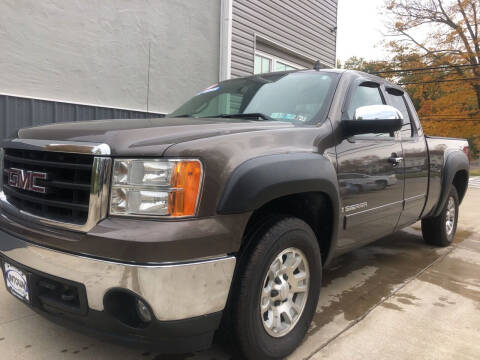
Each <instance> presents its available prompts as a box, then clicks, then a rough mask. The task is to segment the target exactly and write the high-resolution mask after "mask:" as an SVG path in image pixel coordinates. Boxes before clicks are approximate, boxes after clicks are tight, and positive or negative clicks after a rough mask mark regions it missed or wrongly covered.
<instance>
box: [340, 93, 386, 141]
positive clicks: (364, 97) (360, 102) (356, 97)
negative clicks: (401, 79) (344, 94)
mask: <svg viewBox="0 0 480 360" xmlns="http://www.w3.org/2000/svg"><path fill="white" fill-rule="evenodd" d="M370 105H385V101H384V99H383V97H382V94H381V92H380V88H379V87H377V86H374V87H372V86H362V85H360V86H357V87H356V88H355V90H354V92H353V94H352V97H351V99H350V104H349V105H348V108H347V117H348V119H353V117H354V116H355V110H357V109H358V108H359V107H362V106H370ZM359 121H361V120H359ZM357 136H362V137H364V136H366V137H372V136H374V137H390V134H388V133H382V134H364V135H357Z"/></svg>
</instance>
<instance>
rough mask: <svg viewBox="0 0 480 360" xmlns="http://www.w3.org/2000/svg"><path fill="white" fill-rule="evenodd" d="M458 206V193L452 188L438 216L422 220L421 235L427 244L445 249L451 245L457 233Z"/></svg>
mask: <svg viewBox="0 0 480 360" xmlns="http://www.w3.org/2000/svg"><path fill="white" fill-rule="evenodd" d="M458 204H459V200H458V193H457V190H456V189H455V187H454V186H452V187H451V188H450V192H449V194H448V197H447V201H446V202H445V205H444V207H443V209H442V211H441V213H440V215H438V216H436V217H434V218H429V219H424V220H422V234H423V238H424V239H425V241H426V242H427V243H428V244H430V245H434V246H440V247H445V246H449V245H450V244H451V243H452V241H453V238H454V237H455V232H456V231H457V222H458Z"/></svg>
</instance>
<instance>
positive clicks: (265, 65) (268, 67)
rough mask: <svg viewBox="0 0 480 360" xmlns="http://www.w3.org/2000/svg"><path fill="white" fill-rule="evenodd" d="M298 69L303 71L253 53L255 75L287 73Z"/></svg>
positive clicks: (270, 56) (296, 66) (271, 57)
mask: <svg viewBox="0 0 480 360" xmlns="http://www.w3.org/2000/svg"><path fill="white" fill-rule="evenodd" d="M298 69H304V67H303V66H300V65H298V64H294V63H292V62H290V61H287V60H284V59H282V58H279V57H276V56H272V55H268V54H265V53H262V52H259V51H257V52H256V53H255V69H254V73H255V75H256V74H264V73H268V72H274V71H289V70H298Z"/></svg>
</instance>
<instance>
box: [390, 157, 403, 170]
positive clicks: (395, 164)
mask: <svg viewBox="0 0 480 360" xmlns="http://www.w3.org/2000/svg"><path fill="white" fill-rule="evenodd" d="M402 161H403V157H397V156H392V157H390V158H388V162H389V163H391V164H392V165H393V167H398V166H399V165H400V164H401V163H402Z"/></svg>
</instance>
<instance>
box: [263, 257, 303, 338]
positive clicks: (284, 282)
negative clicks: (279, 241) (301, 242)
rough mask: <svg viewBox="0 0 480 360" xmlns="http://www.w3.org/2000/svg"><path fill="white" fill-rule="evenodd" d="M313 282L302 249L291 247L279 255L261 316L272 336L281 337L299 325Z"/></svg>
mask: <svg viewBox="0 0 480 360" xmlns="http://www.w3.org/2000/svg"><path fill="white" fill-rule="evenodd" d="M309 285H310V272H309V267H308V261H307V258H306V257H305V255H304V254H303V252H302V251H300V250H299V249H296V248H288V249H285V250H283V251H282V252H281V253H280V254H279V255H277V256H276V257H275V259H274V260H273V262H272V263H271V264H270V267H269V269H268V271H267V274H266V276H265V280H264V282H263V289H262V293H261V296H260V316H261V319H262V322H263V327H264V328H265V331H266V332H267V333H268V334H269V335H270V336H272V337H275V338H279V337H282V336H285V335H287V334H288V333H289V332H290V331H292V330H293V329H294V328H295V325H296V324H297V322H298V320H299V319H300V317H301V316H302V313H303V310H304V308H305V304H306V302H307V298H308V289H309Z"/></svg>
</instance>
